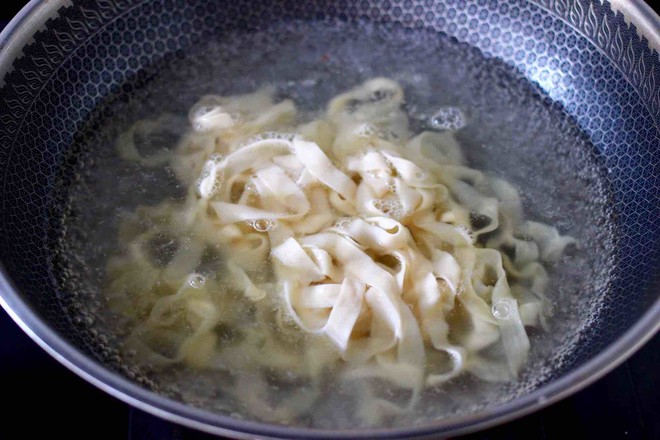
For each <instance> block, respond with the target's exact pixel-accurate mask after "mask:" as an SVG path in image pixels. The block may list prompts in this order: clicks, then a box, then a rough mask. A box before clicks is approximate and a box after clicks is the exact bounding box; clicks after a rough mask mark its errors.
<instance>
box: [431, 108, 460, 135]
mask: <svg viewBox="0 0 660 440" xmlns="http://www.w3.org/2000/svg"><path fill="white" fill-rule="evenodd" d="M430 125H431V128H433V129H435V130H459V129H461V128H463V127H465V115H464V114H463V112H462V111H461V109H459V108H457V107H442V108H441V109H440V110H438V111H437V112H436V113H435V114H434V115H433V116H431V120H430Z"/></svg>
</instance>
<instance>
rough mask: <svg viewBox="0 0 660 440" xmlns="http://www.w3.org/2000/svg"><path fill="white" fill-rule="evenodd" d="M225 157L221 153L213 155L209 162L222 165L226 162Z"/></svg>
mask: <svg viewBox="0 0 660 440" xmlns="http://www.w3.org/2000/svg"><path fill="white" fill-rule="evenodd" d="M224 158H225V156H223V155H222V154H220V153H213V154H211V156H209V160H211V161H213V162H215V163H220V162H222V161H223V160H224Z"/></svg>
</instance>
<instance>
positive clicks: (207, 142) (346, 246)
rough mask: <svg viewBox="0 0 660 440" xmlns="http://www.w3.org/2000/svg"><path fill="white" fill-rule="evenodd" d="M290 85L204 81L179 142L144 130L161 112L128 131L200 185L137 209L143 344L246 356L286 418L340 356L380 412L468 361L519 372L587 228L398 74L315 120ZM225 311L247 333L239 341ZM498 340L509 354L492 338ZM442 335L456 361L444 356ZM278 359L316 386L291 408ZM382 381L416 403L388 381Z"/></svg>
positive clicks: (309, 401)
mask: <svg viewBox="0 0 660 440" xmlns="http://www.w3.org/2000/svg"><path fill="white" fill-rule="evenodd" d="M272 96H273V94H272V90H263V91H258V92H255V93H252V94H249V95H242V96H237V97H217V96H207V97H204V98H202V100H201V101H200V102H199V103H198V104H196V106H195V107H193V109H192V110H191V112H190V115H189V117H190V122H191V125H192V127H193V130H192V131H191V132H190V133H188V134H187V135H186V136H185V137H184V138H183V139H182V140H181V142H180V145H179V148H178V149H176V151H173V152H172V153H169V154H168V153H156V154H153V155H151V156H148V157H144V156H142V155H140V153H139V152H138V151H137V149H136V148H135V145H134V142H133V140H132V139H133V136H134V132H135V130H144V129H151V128H153V127H152V126H153V125H154V124H155V122H139V123H138V124H136V127H135V128H134V129H133V130H131V131H130V132H129V133H127V134H125V135H123V136H122V137H121V138H120V140H119V144H118V148H119V151H120V154H121V155H122V157H124V158H125V159H127V160H132V161H136V162H139V163H140V164H142V165H145V166H162V165H163V164H164V163H165V162H168V163H169V164H170V166H171V167H172V168H173V169H174V170H175V171H176V173H177V176H178V177H179V179H180V180H181V181H182V182H183V183H184V184H186V185H188V187H189V191H188V196H187V198H186V199H185V202H183V203H182V202H173V201H168V202H163V203H161V204H160V205H157V206H153V207H141V208H139V210H138V211H137V212H136V213H135V214H134V215H133V216H131V217H130V219H129V220H127V221H126V223H125V224H124V226H123V228H122V234H121V240H122V242H124V243H126V244H127V245H128V250H129V251H128V252H126V253H124V255H122V256H120V257H115V258H113V259H112V260H111V261H110V263H109V264H108V274H109V278H110V283H109V287H108V290H109V295H110V296H111V304H112V306H113V307H114V308H115V309H116V310H117V311H119V312H121V313H123V314H125V315H126V316H128V317H130V318H131V319H133V320H134V322H135V324H136V326H135V329H134V330H133V332H132V333H131V335H130V337H129V338H128V339H127V341H126V347H127V348H129V349H132V350H135V351H136V352H137V353H138V356H139V357H140V359H141V360H142V361H143V362H145V363H149V364H151V365H154V366H159V365H162V366H165V365H172V364H186V365H190V366H193V367H196V368H204V369H221V370H228V371H231V373H232V374H233V375H234V376H235V377H236V380H235V381H234V383H235V385H234V388H233V391H231V390H230V392H231V393H233V395H234V396H235V397H236V399H237V400H238V401H240V402H242V405H243V407H244V408H245V409H246V410H247V411H248V412H249V413H250V414H252V415H253V416H255V417H259V418H261V419H264V420H270V421H277V422H283V423H286V422H290V421H291V420H293V419H295V418H296V417H302V416H304V415H305V413H306V412H309V411H312V410H313V403H314V401H315V400H316V399H318V398H320V397H321V396H320V394H319V391H320V386H321V385H320V384H321V380H322V378H323V377H324V375H326V374H327V371H328V368H331V369H334V370H335V371H336V372H337V373H338V374H336V377H340V378H341V380H343V381H347V382H351V383H353V382H354V383H355V387H354V389H355V390H359V396H358V397H359V398H358V399H357V402H358V404H359V406H360V408H359V409H358V410H357V411H356V414H361V415H362V416H363V418H364V421H365V422H366V423H371V424H374V423H379V421H381V420H382V419H383V418H384V417H387V416H388V415H393V414H402V413H405V412H407V411H410V409H411V408H412V407H413V406H414V405H415V404H416V402H417V401H418V400H419V398H420V396H421V393H422V392H423V390H424V387H435V386H441V384H443V383H444V382H446V381H449V380H452V379H453V378H455V377H456V376H458V375H460V374H461V373H464V372H469V373H471V374H474V375H476V376H477V377H480V378H482V379H484V380H511V379H515V378H516V377H517V376H518V374H519V372H520V370H521V369H522V368H523V365H524V362H525V359H526V358H527V355H528V352H529V346H530V342H529V339H528V337H527V334H526V331H525V326H535V325H539V324H541V325H544V323H545V320H546V316H545V315H546V313H547V311H546V308H545V307H543V304H544V297H543V291H544V289H545V286H546V284H547V273H546V270H545V268H544V266H543V264H542V263H544V262H554V261H557V260H558V259H559V258H560V256H561V255H562V253H563V252H564V249H565V247H566V246H568V245H570V244H573V243H575V240H574V239H572V238H570V237H564V236H561V235H560V234H559V233H558V232H557V230H556V229H555V228H552V227H550V226H547V225H544V224H541V223H536V222H530V221H528V222H523V220H522V208H521V203H520V197H519V195H518V193H517V191H516V190H515V189H514V188H513V187H512V186H511V185H509V184H508V183H506V182H505V181H503V180H501V179H493V178H490V177H488V176H486V175H485V174H483V173H481V172H479V171H477V170H473V169H470V168H467V167H466V166H465V164H464V159H463V155H462V153H461V151H460V147H459V145H458V143H457V142H456V140H455V139H454V137H453V136H452V134H451V133H450V132H443V133H434V132H422V133H420V134H418V135H417V136H415V137H411V135H410V133H409V131H408V123H407V116H406V114H405V113H404V112H403V110H402V109H401V104H402V103H403V99H404V97H403V90H402V89H401V87H400V86H399V85H398V84H396V83H395V82H394V81H392V80H389V79H385V78H377V79H374V80H371V81H367V82H366V83H364V84H363V85H361V86H359V87H357V88H355V89H353V90H350V91H348V92H346V93H344V94H342V95H339V96H338V97H336V98H334V99H333V100H332V101H331V102H330V103H329V105H328V109H327V113H326V115H325V116H324V117H322V118H320V119H317V120H315V121H312V122H309V123H306V124H304V125H302V126H299V127H297V128H295V126H294V124H295V115H296V109H295V106H294V105H293V103H292V102H291V101H282V102H280V103H275V102H273V98H272ZM168 240H169V241H168ZM163 243H164V244H163ZM159 246H160V248H159ZM163 248H164V250H163ZM159 249H160V250H159ZM211 251H212V252H215V253H216V254H218V255H216V264H215V265H214V266H213V269H210V270H209V269H208V267H207V269H205V270H206V271H205V272H204V271H203V270H201V269H200V267H201V266H204V264H205V263H204V261H205V259H208V253H209V252H211ZM164 260H166V261H164ZM223 261H224V263H222V262H223ZM207 266H208V265H207ZM205 267H206V266H205ZM248 305H249V307H248ZM220 327H221V328H223V329H231V331H232V332H234V333H240V334H241V335H242V336H241V337H239V338H236V339H235V340H232V339H230V340H221V338H219V337H218V328H220ZM283 335H285V336H286V337H284V336H283ZM287 338H288V339H287ZM493 347H500V352H501V353H502V356H501V359H499V360H497V359H496V360H493V359H492V356H490V357H489V356H486V355H485V354H484V350H486V349H489V350H490V351H491V352H492V348H493ZM435 351H437V352H439V353H443V354H444V357H443V356H435V358H441V359H445V361H442V362H439V361H438V362H439V363H438V362H435V363H434V362H430V361H428V359H427V358H429V354H430V353H432V352H435ZM266 367H267V368H269V369H271V370H275V371H280V372H281V373H282V374H294V375H296V376H298V377H302V378H305V380H307V381H309V382H310V383H311V384H312V385H313V386H312V388H311V389H312V390H314V392H311V391H307V392H306V393H305V392H303V391H301V390H297V391H296V390H294V396H293V397H292V398H291V399H290V402H291V404H290V406H287V407H278V408H274V407H272V406H271V405H270V404H269V403H268V402H267V400H268V399H267V398H266V397H265V396H264V393H265V391H264V387H265V385H264V380H265V379H264V378H262V377H261V375H262V371H263V368H266ZM378 381H385V382H387V383H388V384H389V386H392V387H394V388H396V389H399V390H400V391H401V392H402V393H404V394H405V393H408V396H409V397H408V401H407V403H406V404H405V405H403V404H402V403H401V401H400V400H399V401H395V400H394V399H393V400H388V399H385V398H383V397H382V396H378V395H377V393H376V391H377V389H378V387H377V385H378ZM228 387H229V385H228ZM246 387H247V388H249V389H253V391H254V393H249V392H247V393H246V392H245V390H246V389H247V388H246ZM257 396H261V397H259V398H257ZM287 405H289V404H287Z"/></svg>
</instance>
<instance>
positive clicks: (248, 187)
mask: <svg viewBox="0 0 660 440" xmlns="http://www.w3.org/2000/svg"><path fill="white" fill-rule="evenodd" d="M245 191H247V192H249V193H256V192H257V186H256V185H255V184H254V183H248V184H246V185H245Z"/></svg>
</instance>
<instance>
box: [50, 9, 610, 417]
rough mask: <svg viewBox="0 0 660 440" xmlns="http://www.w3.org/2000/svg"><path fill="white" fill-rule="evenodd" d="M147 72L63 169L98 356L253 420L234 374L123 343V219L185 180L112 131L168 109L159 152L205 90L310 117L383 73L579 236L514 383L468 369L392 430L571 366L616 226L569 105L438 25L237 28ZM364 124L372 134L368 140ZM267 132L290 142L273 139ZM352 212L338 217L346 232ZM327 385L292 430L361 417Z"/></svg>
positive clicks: (157, 139) (483, 165)
mask: <svg viewBox="0 0 660 440" xmlns="http://www.w3.org/2000/svg"><path fill="white" fill-rule="evenodd" d="M150 69H151V70H150V71H149V72H147V75H145V76H144V77H146V78H149V80H148V81H146V82H142V83H141V84H140V85H139V86H138V87H135V89H134V90H135V91H134V93H133V95H132V97H131V99H128V100H126V99H109V100H108V102H107V103H106V104H105V105H104V106H103V108H102V109H101V110H100V111H99V112H97V119H96V120H95V121H93V123H91V124H90V127H92V128H90V130H93V132H90V133H89V134H88V135H87V136H81V137H80V139H84V141H81V142H80V143H78V144H76V145H74V151H77V152H78V153H79V160H78V162H77V165H76V168H75V169H73V170H64V172H73V173H75V176H76V178H74V179H69V180H68V181H71V182H73V183H72V185H70V186H67V187H63V188H61V190H62V191H64V192H66V193H67V197H68V200H69V206H68V210H67V214H66V218H65V221H64V224H65V227H64V228H63V230H62V239H61V240H60V243H61V249H59V250H58V251H59V253H60V255H61V256H62V257H61V258H60V263H58V264H60V267H58V268H57V270H58V271H59V273H61V274H62V280H63V281H62V290H63V291H64V292H68V294H69V295H70V300H71V301H73V302H75V303H76V304H77V308H76V310H78V312H77V313H78V314H77V315H76V316H74V317H72V318H73V319H74V321H76V322H78V323H79V325H80V326H83V327H84V328H85V330H84V331H85V332H86V333H85V334H86V335H87V337H88V344H90V346H92V347H93V351H94V352H95V353H98V356H99V359H101V360H102V361H103V362H105V363H107V364H109V365H111V366H112V367H113V368H115V369H117V370H119V371H121V372H122V373H123V374H125V375H126V376H127V377H130V378H132V379H134V380H136V381H138V382H140V383H142V384H144V385H145V386H148V387H150V388H152V389H154V390H156V391H157V392H160V393H162V394H165V395H168V396H171V397H173V398H175V399H178V400H181V401H184V402H188V403H190V404H192V405H195V406H198V407H202V408H205V409H208V410H211V411H217V412H221V413H223V414H231V415H233V416H234V417H239V418H246V417H247V416H246V415H245V413H244V412H243V409H242V408H240V407H237V406H236V405H235V403H233V401H232V399H231V398H230V397H229V396H226V395H223V393H222V386H223V383H226V381H227V380H228V379H227V374H225V373H222V372H217V371H215V372H200V371H196V370H191V369H187V368H177V367H173V368H171V369H168V370H167V371H159V372H155V371H154V370H152V369H150V368H149V366H145V365H137V364H136V361H135V360H134V358H133V357H131V356H130V354H126V353H122V352H121V351H120V350H118V347H119V346H120V345H121V341H122V340H123V338H124V337H125V336H126V334H128V332H129V331H130V328H129V327H128V324H127V321H126V319H124V318H122V317H121V316H117V315H115V314H113V313H112V312H111V311H110V308H109V306H108V303H107V299H106V298H105V296H104V295H103V293H102V290H103V287H104V283H105V281H104V280H105V267H106V264H107V261H108V258H109V257H111V256H112V255H113V254H114V253H115V252H116V246H117V238H116V237H117V234H118V229H119V226H120V224H121V221H122V219H123V218H125V217H126V216H128V215H130V213H131V212H133V211H134V210H135V208H136V207H137V206H139V205H140V204H156V203H158V202H159V201H162V200H163V199H165V198H168V197H169V198H176V199H180V198H182V197H183V196H184V194H185V188H183V187H182V185H181V184H180V183H179V182H178V181H177V179H176V178H175V177H174V173H173V172H172V170H170V169H168V168H166V167H155V168H143V167H140V166H139V165H137V164H135V163H130V162H126V161H124V160H122V159H120V158H119V157H118V156H117V154H116V150H115V148H114V143H115V141H116V139H117V136H118V135H119V134H120V133H123V132H126V131H127V130H128V129H129V127H130V126H131V125H132V124H133V123H134V122H135V121H137V120H141V119H152V120H155V119H157V118H158V117H159V116H160V115H163V114H169V115H172V117H171V118H168V124H167V126H166V129H163V130H162V133H150V136H149V137H147V138H145V139H143V140H142V141H141V142H142V144H143V145H140V146H139V147H140V148H142V149H143V150H144V151H145V153H143V154H150V152H152V151H158V150H159V149H161V148H172V147H173V146H174V145H176V142H177V137H178V136H177V134H181V133H183V132H184V131H185V130H187V129H190V122H189V119H188V117H189V116H188V111H189V110H190V109H191V107H192V106H193V104H194V103H195V102H196V101H197V100H199V98H201V97H202V96H204V95H210V94H218V95H228V94H237V93H246V92H252V91H254V90H256V89H258V88H260V87H262V86H265V85H271V86H273V87H274V88H275V90H276V93H277V96H278V97H280V98H289V99H292V100H293V101H294V102H295V103H296V105H297V106H299V108H300V109H301V110H302V112H303V113H304V112H313V111H315V110H318V109H319V108H322V106H323V105H325V103H326V102H328V100H329V99H331V98H332V97H334V96H336V95H337V94H339V93H341V92H343V91H345V90H347V89H350V88H352V87H354V86H356V85H357V84H360V83H361V82H363V81H365V80H367V79H370V78H374V77H379V76H384V77H391V78H394V79H395V80H397V81H398V82H399V83H401V84H402V85H403V87H404V89H405V93H406V97H407V102H406V108H407V109H408V111H409V114H410V115H411V118H410V125H411V130H412V131H414V132H418V131H421V130H424V129H429V128H435V129H442V130H445V129H457V128H460V130H458V131H457V132H456V133H457V137H458V139H459V141H460V142H461V144H462V145H463V153H464V154H465V156H466V158H467V161H468V163H469V164H470V166H471V167H473V168H477V169H482V170H485V171H487V172H489V173H490V174H493V175H495V176H499V177H502V178H504V179H506V180H507V181H508V182H510V183H511V184H512V185H513V186H514V187H515V188H516V189H517V190H518V191H519V192H520V195H521V198H522V201H523V206H524V209H525V217H526V218H527V219H531V220H536V221H540V222H543V223H546V224H549V225H552V226H555V227H557V228H558V229H559V231H560V232H561V233H562V234H566V235H570V236H573V237H575V238H576V239H577V240H578V242H579V247H578V248H576V249H574V250H573V252H572V253H571V254H570V255H567V256H565V257H563V258H562V260H561V261H560V262H559V263H557V264H556V265H554V266H553V267H552V268H551V270H550V283H549V286H548V289H547V296H548V300H549V303H551V305H552V308H553V315H552V317H551V318H549V320H548V323H549V328H548V330H547V331H534V332H531V334H530V339H531V354H530V359H529V361H528V362H527V365H526V368H525V369H524V371H523V373H522V375H521V377H520V378H519V380H518V381H517V382H511V383H504V384H495V383H486V382H481V381H478V380H476V379H474V378H472V377H470V376H467V375H462V376H459V377H457V378H455V379H452V380H450V381H449V382H446V383H445V384H443V385H441V386H438V387H435V388H430V389H427V390H426V391H425V393H424V396H423V402H422V404H421V405H418V407H417V409H416V410H415V411H414V412H413V413H411V414H408V415H404V416H401V417H393V418H391V420H389V421H388V422H387V423H388V424H391V425H396V426H398V427H403V426H408V425H415V424H422V423H427V422H429V421H431V420H436V419H438V418H444V417H448V416H450V415H454V414H466V413H470V412H474V411H478V410H480V409H482V408H484V407H486V406H489V405H494V404H497V403H502V402H505V401H508V400H511V399H513V398H515V397H517V396H520V395H524V394H526V393H528V392H529V391H531V390H533V389H536V388H537V387H538V386H540V385H542V384H544V383H547V382H548V381H549V380H551V379H553V378H555V377H557V376H558V375H559V374H561V373H562V372H563V371H565V369H567V368H570V362H569V361H568V360H570V355H571V352H572V351H573V350H574V348H575V347H576V346H577V344H579V343H580V338H581V335H582V334H583V332H584V330H585V329H586V328H588V326H589V325H590V322H591V320H593V319H595V318H596V317H597V316H598V309H599V307H600V303H599V299H600V298H601V297H602V295H601V293H602V292H603V291H604V290H605V289H606V288H607V281H608V274H609V273H610V272H609V271H610V270H611V268H612V263H611V260H612V256H613V245H612V244H613V238H614V232H615V231H614V230H613V229H612V226H611V223H610V220H609V219H610V214H609V213H608V211H607V208H606V207H607V202H608V197H609V195H608V190H607V188H606V187H605V186H604V181H605V180H604V179H603V178H602V174H601V168H600V165H599V160H598V157H597V155H596V153H595V152H594V150H593V147H592V146H591V144H590V143H589V142H588V141H587V140H586V139H585V138H584V136H583V135H582V134H581V132H580V130H579V129H578V128H577V127H576V126H575V125H574V124H573V123H572V122H571V120H570V119H569V118H567V117H566V116H565V115H564V114H563V113H562V111H561V108H559V106H557V105H556V104H553V103H551V102H550V101H549V100H547V99H546V98H544V97H543V96H542V95H541V94H540V93H539V90H538V88H537V87H535V86H534V85H532V84H530V83H529V82H527V81H526V80H525V79H524V78H522V77H521V76H519V75H518V74H517V73H516V72H515V71H513V69H511V68H509V67H507V66H505V65H503V64H502V63H500V62H497V61H494V60H488V59H485V58H484V57H483V56H482V55H481V54H480V53H479V52H477V51H476V50H473V49H471V48H469V47H467V46H465V45H462V44H458V43H456V42H455V41H452V40H450V39H448V38H446V37H444V36H441V35H437V34H435V33H432V32H426V31H416V32H404V31H401V30H396V29H391V28H388V27H384V26H380V27H376V26H367V25H363V26H356V25H355V24H345V23H331V24H323V23H320V22H316V23H313V24H310V23H290V24H286V25H278V26H275V27H273V28H272V29H269V30H264V31H259V32H249V33H239V34H229V35H226V36H225V37H224V38H223V39H222V40H217V41H206V42H204V43H200V46H199V47H197V49H196V50H194V51H192V52H191V53H188V54H186V55H185V56H184V57H183V58H181V59H174V60H171V59H170V60H169V61H168V62H167V63H165V62H163V63H162V64H160V65H156V66H152V67H151V68H150ZM212 104H213V103H212ZM439 109H440V112H439ZM448 109H451V111H449V110H448ZM443 112H444V113H443ZM440 113H442V114H440ZM450 113H451V114H450ZM459 113H460V115H459ZM220 114H221V112H220V111H219V110H218V108H217V107H212V108H211V107H206V108H200V109H197V110H196V111H194V112H192V113H191V115H190V117H191V118H192V119H193V120H194V121H197V122H199V121H198V119H200V118H201V119H204V118H208V117H220V116H218V115H220ZM438 115H440V116H442V118H439V117H438ZM312 116H313V115H311V114H310V116H309V117H310V118H311V117H312ZM229 117H232V116H231V115H230V116H229ZM222 118H225V116H222ZM434 121H435V123H434ZM434 124H435V125H434ZM463 124H464V126H463ZM202 128H203V127H202ZM370 130H373V128H370V127H362V128H361V133H362V134H366V133H370ZM271 136H272V137H274V138H278V137H280V136H283V138H284V137H285V136H286V135H280V134H269V135H267V138H268V137H271ZM143 150H140V151H141V152H142V151H143ZM419 178H422V177H419ZM248 185H249V184H248ZM379 203H385V205H387V203H386V202H379ZM388 209H394V210H396V209H399V208H397V207H394V206H388ZM400 214H401V215H404V213H400ZM348 221H350V220H348V219H347V220H342V221H340V222H338V225H337V226H338V227H342V226H344V227H345V225H346V224H347V222H348ZM258 222H261V220H259V221H258ZM256 223H257V222H255V225H254V227H255V229H257V230H258V231H261V230H262V229H263V230H268V228H269V227H274V222H273V223H272V224H268V225H266V224H265V223H264V224H261V223H259V224H258V225H257V224H256ZM164 243H165V244H166V243H167V240H164ZM171 248H172V246H170V247H168V246H166V245H163V250H162V252H163V254H164V256H163V258H166V257H167V255H166V254H167V253H172V254H173V253H174V252H175V250H176V248H175V247H174V248H172V249H171ZM218 264H220V263H218ZM199 273H203V274H204V275H203V276H202V275H200V274H198V273H195V274H193V275H192V276H191V278H190V280H189V282H190V285H191V286H192V287H195V286H196V285H199V283H203V282H204V281H203V280H205V279H206V278H205V277H206V276H207V275H208V274H207V273H206V272H204V271H199ZM496 306H497V307H493V314H494V315H496V316H497V315H500V314H504V312H505V310H504V307H500V305H499V304H498V305H496ZM241 313H243V312H241ZM245 313H247V312H245ZM326 388H327V391H326V392H327V394H326V395H325V398H324V399H322V401H321V402H318V403H317V404H316V405H315V407H314V411H312V412H311V414H310V415H309V416H308V417H306V418H305V419H301V420H292V421H291V422H290V424H293V425H300V426H314V427H317V428H333V429H337V428H347V427H352V426H355V425H356V424H357V423H358V422H357V421H356V420H355V418H354V417H353V416H352V414H351V404H350V402H351V401H352V398H353V397H354V390H352V389H348V388H346V387H341V386H337V387H333V386H332V384H328V386H327V387H326ZM273 392H275V391H273ZM352 393H353V394H352Z"/></svg>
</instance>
